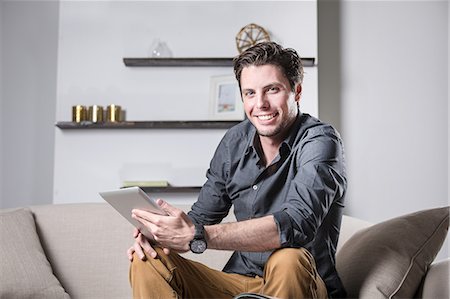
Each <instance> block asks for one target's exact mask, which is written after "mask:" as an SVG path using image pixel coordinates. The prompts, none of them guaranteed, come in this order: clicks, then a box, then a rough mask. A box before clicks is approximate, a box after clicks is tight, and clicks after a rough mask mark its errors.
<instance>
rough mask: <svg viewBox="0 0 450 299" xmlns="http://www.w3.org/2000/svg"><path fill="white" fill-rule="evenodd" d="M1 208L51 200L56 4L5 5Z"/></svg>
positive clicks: (2, 8)
mask: <svg viewBox="0 0 450 299" xmlns="http://www.w3.org/2000/svg"><path fill="white" fill-rule="evenodd" d="M1 10H2V11H1V12H2V15H1V17H2V18H1V22H2V27H1V32H2V34H1V45H2V50H1V53H2V56H1V64H2V68H1V72H2V75H1V76H2V77H1V79H2V92H1V95H2V109H1V111H0V113H1V123H2V124H1V127H0V129H1V134H0V140H1V143H2V144H1V145H2V153H1V156H0V157H1V158H0V161H1V164H2V165H1V171H2V174H1V177H0V178H1V181H2V183H1V189H0V190H1V192H0V206H1V207H16V206H24V205H29V204H42V203H51V202H52V187H53V152H54V120H55V99H56V55H57V33H58V25H57V24H58V2H56V1H42V2H41V1H3V2H2V3H1Z"/></svg>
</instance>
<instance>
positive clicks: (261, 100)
mask: <svg viewBox="0 0 450 299" xmlns="http://www.w3.org/2000/svg"><path fill="white" fill-rule="evenodd" d="M268 103H269V102H268V101H267V98H266V97H265V95H264V93H259V94H257V96H256V108H258V109H264V108H267V106H268Z"/></svg>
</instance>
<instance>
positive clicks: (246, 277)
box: [128, 42, 346, 298]
mask: <svg viewBox="0 0 450 299" xmlns="http://www.w3.org/2000/svg"><path fill="white" fill-rule="evenodd" d="M234 72H235V75H236V79H237V80H238V82H239V87H240V90H241V95H242V100H243V104H244V110H245V113H246V115H247V120H244V121H243V122H241V123H240V124H238V125H237V126H235V127H233V128H231V129H230V130H229V131H228V132H227V133H226V134H225V136H224V137H223V139H222V141H221V142H220V144H219V146H218V148H217V150H216V152H215V154H214V157H213V159H212V161H211V164H210V168H209V170H208V172H207V182H206V183H205V185H204V186H203V188H202V189H201V191H200V195H199V198H198V201H197V202H196V203H195V204H194V205H193V206H192V210H191V211H190V212H189V213H188V214H187V215H186V214H185V213H183V212H182V211H180V210H178V209H176V208H174V207H172V206H171V205H169V204H168V203H166V202H164V201H162V200H158V204H159V205H160V206H161V207H162V208H163V209H164V210H166V211H167V213H168V214H169V216H160V215H156V214H152V213H149V212H145V211H141V210H133V217H135V219H137V220H139V221H140V222H142V223H143V224H144V225H146V227H147V228H148V229H149V231H151V232H152V234H153V236H154V239H155V241H152V242H150V241H149V240H148V238H146V237H145V236H143V235H142V234H141V233H140V232H138V231H137V230H135V234H134V236H135V240H136V242H135V244H134V245H133V247H131V248H130V249H129V250H128V256H129V259H130V260H132V265H131V268H130V281H131V284H132V287H133V294H134V296H135V297H141V298H177V297H181V298H232V297H233V296H235V295H238V294H239V293H243V292H253V293H260V294H265V295H269V296H273V297H277V298H326V297H344V296H345V292H344V290H343V287H342V284H341V282H340V279H339V277H338V275H337V272H336V269H335V250H336V245H337V241H338V236H339V229H340V224H341V217H342V209H343V204H344V194H345V190H346V174H345V168H344V155H343V148H342V143H341V139H340V137H339V135H338V133H337V132H336V131H335V130H334V129H333V128H332V127H331V126H329V125H326V124H323V123H322V122H320V121H319V120H317V119H315V118H313V117H311V116H309V115H308V114H302V113H300V110H299V102H300V96H301V91H302V85H301V83H302V80H303V67H302V64H301V61H300V58H299V56H298V55H297V53H296V52H295V51H294V50H292V49H284V48H282V47H281V46H279V45H278V44H276V43H273V42H267V43H259V44H257V45H255V46H253V47H251V48H250V49H248V50H247V51H245V52H244V53H242V54H241V55H239V56H238V57H236V58H235V60H234ZM232 205H234V212H235V216H236V219H237V222H234V223H225V224H220V221H221V220H222V219H223V218H224V217H225V216H226V215H227V214H228V211H229V209H230V207H231V206H232ZM206 248H210V249H219V250H234V251H235V252H234V253H233V255H232V257H231V258H230V260H229V261H228V263H227V264H226V265H225V267H224V269H223V271H216V270H213V269H210V268H208V267H206V266H204V265H202V264H199V263H196V262H193V261H189V260H187V259H184V258H183V257H181V256H180V255H179V254H178V252H186V251H189V250H191V251H193V252H195V253H202V252H203V251H204V250H205V249H206Z"/></svg>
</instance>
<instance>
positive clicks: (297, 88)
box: [295, 83, 302, 104]
mask: <svg viewBox="0 0 450 299" xmlns="http://www.w3.org/2000/svg"><path fill="white" fill-rule="evenodd" d="M301 95H302V85H301V84H300V83H299V84H297V85H296V86H295V101H296V102H297V104H298V103H299V102H300V98H301Z"/></svg>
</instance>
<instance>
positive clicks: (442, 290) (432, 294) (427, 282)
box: [416, 258, 450, 298]
mask: <svg viewBox="0 0 450 299" xmlns="http://www.w3.org/2000/svg"><path fill="white" fill-rule="evenodd" d="M449 269H450V258H447V259H445V260H441V261H438V262H434V263H433V264H431V265H430V267H429V268H428V271H427V273H426V276H425V278H424V280H423V283H422V286H421V287H420V289H419V292H418V294H417V295H416V298H450V297H449V295H450V293H449V281H450V274H449Z"/></svg>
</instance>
